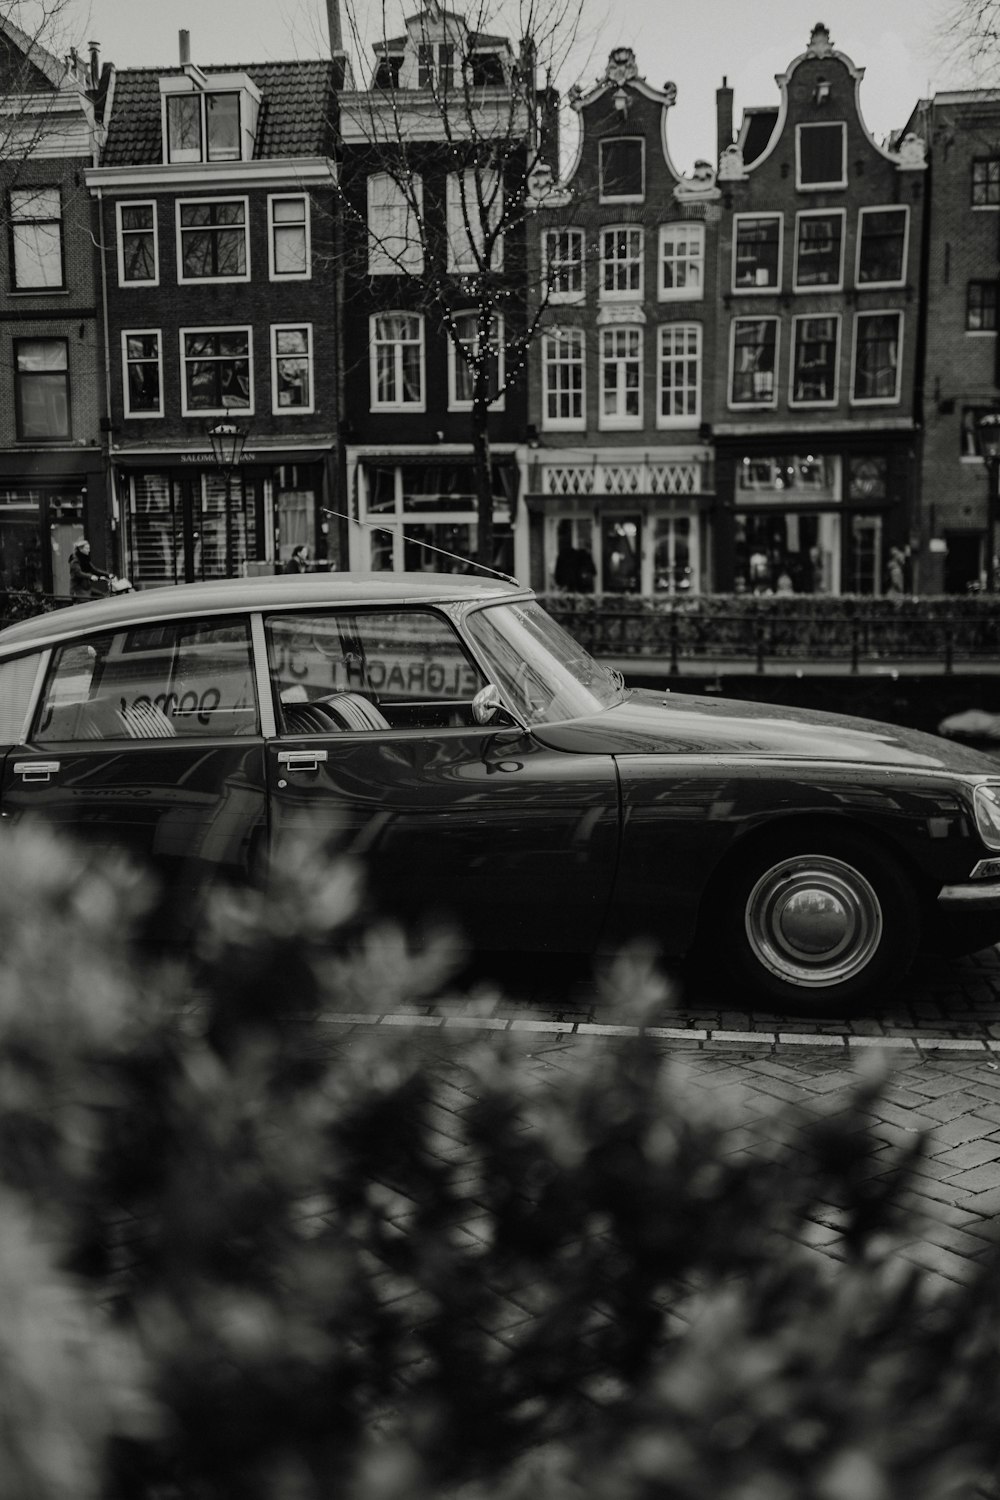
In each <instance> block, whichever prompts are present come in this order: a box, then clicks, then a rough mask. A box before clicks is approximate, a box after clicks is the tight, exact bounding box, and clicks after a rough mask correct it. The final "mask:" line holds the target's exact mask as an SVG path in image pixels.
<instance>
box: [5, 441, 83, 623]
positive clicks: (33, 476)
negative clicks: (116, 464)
mask: <svg viewBox="0 0 1000 1500" xmlns="http://www.w3.org/2000/svg"><path fill="white" fill-rule="evenodd" d="M104 492H105V489H104V472H103V468H102V467H101V459H100V455H99V454H98V453H97V451H96V450H88V451H87V453H86V454H85V455H81V454H59V455H45V456H44V458H43V457H42V456H41V455H39V456H38V461H37V463H33V462H31V461H30V460H28V459H27V456H26V455H24V454H20V453H16V454H15V453H10V454H0V592H3V593H6V592H8V591H15V592H21V591H24V592H27V593H36V594H51V595H55V596H56V597H57V598H68V597H69V557H70V553H71V551H72V550H73V547H74V545H75V544H76V543H77V542H79V541H82V540H83V539H84V537H86V538H87V540H89V541H90V543H91V545H92V548H93V556H94V560H95V562H97V563H98V564H99V565H101V566H103V565H105V559H106V547H105V524H106V523H105V505H104Z"/></svg>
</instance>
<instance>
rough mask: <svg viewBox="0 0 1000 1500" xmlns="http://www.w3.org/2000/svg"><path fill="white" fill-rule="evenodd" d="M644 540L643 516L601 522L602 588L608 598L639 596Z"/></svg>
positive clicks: (604, 519) (605, 519)
mask: <svg viewBox="0 0 1000 1500" xmlns="http://www.w3.org/2000/svg"><path fill="white" fill-rule="evenodd" d="M641 536H642V518H641V516H637V515H636V516H614V515H605V516H603V517H602V518H601V587H602V591H603V592H604V593H605V594H637V593H638V592H639V586H640V577H641V562H642V559H641V554H640V538H641Z"/></svg>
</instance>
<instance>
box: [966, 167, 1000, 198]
mask: <svg viewBox="0 0 1000 1500" xmlns="http://www.w3.org/2000/svg"><path fill="white" fill-rule="evenodd" d="M998 204H1000V156H977V157H976V158H975V160H974V161H973V163H972V206H973V208H996V207H997V205H998Z"/></svg>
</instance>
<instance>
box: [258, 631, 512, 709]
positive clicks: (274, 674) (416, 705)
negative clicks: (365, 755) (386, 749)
mask: <svg viewBox="0 0 1000 1500" xmlns="http://www.w3.org/2000/svg"><path fill="white" fill-rule="evenodd" d="M266 628H267V637H268V653H269V658H270V665H271V681H272V683H273V685H274V693H275V698H276V700H277V707H278V710H279V713H280V723H281V726H282V729H283V731H284V732H285V733H286V734H317V733H320V734H322V733H335V732H337V731H338V730H349V731H352V730H358V731H360V730H372V729H447V728H460V727H463V726H471V725H473V724H474V723H475V720H474V718H473V715H472V699H473V698H474V697H475V695H476V693H477V692H478V691H479V689H480V688H481V687H482V686H483V684H484V681H485V679H484V678H483V675H482V673H481V672H480V670H479V668H478V667H477V666H476V664H475V662H474V661H473V660H472V658H471V657H470V656H469V654H468V652H467V651H466V649H465V647H464V645H463V644H462V642H461V640H460V639H459V637H458V635H457V634H456V632H455V630H454V627H453V626H452V624H451V622H450V621H449V620H447V619H446V618H445V617H444V616H443V615H440V614H438V613H437V612H436V611H435V610H431V609H392V610H357V611H354V610H343V611H323V612H322V613H315V614H296V615H272V616H271V618H270V619H269V620H268V621H267V627H266Z"/></svg>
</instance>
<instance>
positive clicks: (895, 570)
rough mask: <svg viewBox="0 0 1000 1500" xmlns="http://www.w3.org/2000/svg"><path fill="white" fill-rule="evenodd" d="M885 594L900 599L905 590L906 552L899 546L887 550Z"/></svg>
mask: <svg viewBox="0 0 1000 1500" xmlns="http://www.w3.org/2000/svg"><path fill="white" fill-rule="evenodd" d="M886 575H887V587H886V594H887V596H888V597H889V598H890V599H902V597H903V595H904V593H905V592H906V553H905V552H904V551H903V550H902V548H901V547H892V548H890V550H889V566H888V568H887V569H886Z"/></svg>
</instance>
